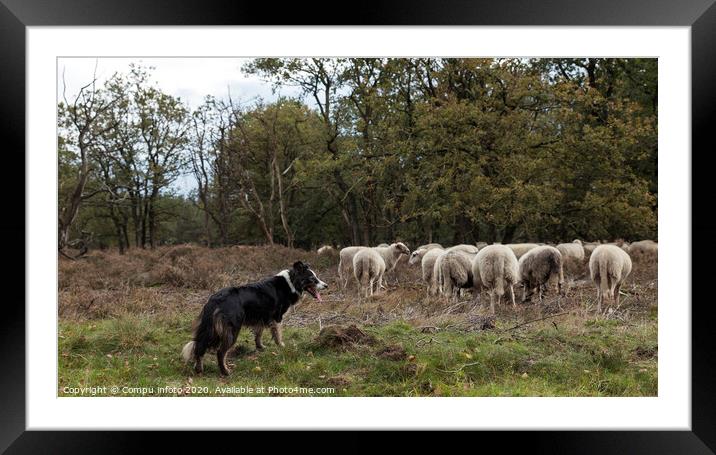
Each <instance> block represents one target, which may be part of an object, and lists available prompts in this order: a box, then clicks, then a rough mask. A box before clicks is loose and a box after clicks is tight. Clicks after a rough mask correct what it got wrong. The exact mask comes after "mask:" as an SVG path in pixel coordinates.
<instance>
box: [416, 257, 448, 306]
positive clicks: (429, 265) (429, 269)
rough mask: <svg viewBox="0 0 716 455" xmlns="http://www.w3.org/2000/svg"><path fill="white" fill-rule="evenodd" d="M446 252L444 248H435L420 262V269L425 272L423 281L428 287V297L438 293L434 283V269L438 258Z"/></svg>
mask: <svg viewBox="0 0 716 455" xmlns="http://www.w3.org/2000/svg"><path fill="white" fill-rule="evenodd" d="M444 252H445V250H443V249H442V248H433V249H431V250H428V251H426V252H425V253H424V254H423V259H422V260H421V261H420V267H421V270H422V272H423V281H425V284H426V285H427V293H428V296H429V295H432V294H434V292H435V291H436V289H435V283H434V281H433V269H434V266H435V261H436V260H437V258H438V257H439V256H440V255H441V254H443V253H444Z"/></svg>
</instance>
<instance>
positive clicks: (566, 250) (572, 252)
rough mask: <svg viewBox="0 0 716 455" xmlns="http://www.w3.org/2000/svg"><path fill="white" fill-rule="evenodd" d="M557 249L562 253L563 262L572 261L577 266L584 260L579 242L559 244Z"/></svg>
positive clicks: (582, 248)
mask: <svg viewBox="0 0 716 455" xmlns="http://www.w3.org/2000/svg"><path fill="white" fill-rule="evenodd" d="M557 249H558V250H559V252H560V253H562V259H563V260H564V261H565V262H566V261H573V262H575V263H577V264H579V263H581V262H582V261H583V260H584V247H583V246H582V242H581V241H579V240H575V241H573V242H572V243H560V244H559V245H557Z"/></svg>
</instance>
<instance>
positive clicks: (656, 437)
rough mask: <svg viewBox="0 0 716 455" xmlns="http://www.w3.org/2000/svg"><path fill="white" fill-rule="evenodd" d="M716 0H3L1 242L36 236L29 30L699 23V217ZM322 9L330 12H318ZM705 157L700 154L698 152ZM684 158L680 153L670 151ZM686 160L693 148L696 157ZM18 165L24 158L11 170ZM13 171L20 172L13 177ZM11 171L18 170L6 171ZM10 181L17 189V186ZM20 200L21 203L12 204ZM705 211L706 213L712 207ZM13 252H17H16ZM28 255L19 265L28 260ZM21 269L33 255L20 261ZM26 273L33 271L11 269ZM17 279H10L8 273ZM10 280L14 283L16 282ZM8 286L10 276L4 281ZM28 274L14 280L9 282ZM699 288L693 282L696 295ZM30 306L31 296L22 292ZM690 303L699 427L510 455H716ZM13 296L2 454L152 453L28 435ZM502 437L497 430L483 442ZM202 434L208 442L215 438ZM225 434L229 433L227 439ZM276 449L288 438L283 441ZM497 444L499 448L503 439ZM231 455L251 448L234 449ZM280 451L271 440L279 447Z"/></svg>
mask: <svg viewBox="0 0 716 455" xmlns="http://www.w3.org/2000/svg"><path fill="white" fill-rule="evenodd" d="M714 1H715V0H688V1H679V2H677V1H673V2H664V1H656V2H655V1H653V0H651V1H650V0H602V1H601V2H587V1H580V2H573V1H569V0H554V1H549V2H544V1H542V2H537V1H530V0H509V1H502V2H497V1H493V2H487V1H472V2H467V1H459V0H451V1H442V2H429V1H421V2H415V1H408V0H401V1H393V2H390V3H377V2H375V3H367V2H366V3H355V4H350V5H340V3H338V2H330V3H329V2H326V1H324V0H320V1H317V2H311V3H310V4H307V3H305V2H301V3H295V4H287V3H282V4H280V6H277V5H279V4H277V3H271V2H247V1H233V2H232V1H225V0H202V1H201V2H199V1H196V0H183V1H171V0H152V1H148V0H144V1H141V0H122V1H117V0H64V1H55V2H52V3H48V2H46V1H45V2H43V1H41V0H0V62H2V63H1V64H0V93H2V96H1V97H0V113H1V114H0V119H1V120H2V121H0V131H1V132H2V136H0V137H2V138H3V140H2V144H3V146H2V147H0V150H2V149H4V150H3V151H5V153H4V156H3V158H4V160H3V164H4V166H3V167H4V168H5V174H6V176H5V177H4V179H3V180H4V183H5V185H4V186H6V189H7V190H8V191H12V194H13V195H14V196H15V197H8V198H5V200H4V202H5V207H6V210H11V211H12V213H15V214H20V213H22V214H23V216H22V217H20V216H19V215H18V216H17V219H16V220H13V221H12V222H11V223H10V222H7V221H6V222H5V223H2V224H0V226H2V231H3V234H4V236H3V238H4V239H10V240H11V243H13V242H12V241H13V240H14V244H15V245H14V248H17V249H18V250H19V249H20V248H21V246H20V242H17V240H16V239H19V238H21V237H22V238H24V239H25V242H29V241H30V240H31V239H29V238H27V236H26V234H25V227H26V226H25V221H24V220H25V217H24V213H25V208H24V205H25V202H24V198H20V197H19V196H18V193H20V192H22V194H23V196H24V194H25V193H24V191H25V190H24V188H25V184H24V175H25V173H24V172H19V169H23V170H25V171H27V169H26V168H25V158H24V154H23V153H22V152H20V151H21V150H25V134H24V132H25V128H24V125H25V88H26V87H25V32H26V27H28V26H49V25H52V26H70V25H72V26H82V25H110V26H111V25H122V26H135V25H152V26H155V25H175V26H176V25H296V24H302V25H308V24H310V25H529V26H539V25H552V26H604V25H609V26H619V25H625V26H627V25H628V26H690V27H691V46H692V49H691V53H692V54H691V62H692V150H693V152H691V160H692V161H691V162H692V214H693V215H696V214H697V213H699V210H698V209H699V208H707V207H710V204H709V199H710V192H709V189H710V188H709V186H710V185H708V183H707V182H708V179H707V175H708V174H707V173H709V172H710V171H709V168H710V167H711V166H710V164H711V163H709V162H707V160H708V158H709V155H711V154H713V153H714V151H716V147H715V144H714V142H716V141H715V140H714V134H713V133H712V132H711V131H710V130H711V129H712V128H710V127H711V125H712V122H711V120H712V119H713V113H714V106H716V84H715V82H716V58H714V57H716V5H714ZM321 11H328V12H329V14H327V15H326V14H324V15H321V14H320V12H321ZM696 151H698V152H699V153H695V152H696ZM670 152H671V153H683V151H670ZM687 153H689V152H687ZM12 160H15V161H16V162H14V163H12ZM10 170H12V171H10ZM7 174H12V175H7ZM13 179H17V181H16V182H14V184H13V183H11V182H12V180H13ZM13 204H14V205H15V206H14V207H13ZM706 212H709V211H708V210H706ZM693 215H692V238H693V239H711V238H713V237H712V236H713V232H714V231H715V230H714V229H713V228H714V227H716V226H714V223H713V222H711V221H708V218H710V216H709V214H708V213H705V214H702V215H701V217H700V220H701V221H700V222H696V220H694V219H693V218H695V217H694V216H693ZM687 240H688V239H684V246H683V247H684V248H689V249H690V250H691V251H692V264H691V267H692V268H691V270H692V283H694V284H696V283H703V282H708V281H707V279H708V278H707V275H706V274H707V273H709V270H708V268H707V267H699V264H697V262H696V259H698V258H699V257H700V254H699V253H698V252H694V250H693V249H691V243H690V242H688V241H687ZM10 247H12V246H10ZM24 253H25V252H24V248H23V251H22V252H18V254H17V255H16V256H15V257H16V258H19V257H23V258H24V256H25V254H24ZM23 263H24V259H23ZM11 268H12V269H13V270H14V271H9V272H7V273H14V274H17V275H19V274H23V277H24V273H25V268H24V267H19V266H17V264H16V263H15V264H13V266H12V267H11ZM6 276H8V275H6ZM8 278H9V277H8ZM6 279H7V278H6ZM21 279H22V278H21V277H17V278H16V279H15V280H10V279H8V281H7V283H17V282H20V280H21ZM693 290H695V289H693V286H692V291H693ZM20 293H21V297H22V299H23V301H24V298H25V295H24V291H20ZM696 295H697V294H696V293H692V295H691V296H689V293H688V290H684V299H685V300H684V302H672V303H673V304H679V303H681V304H686V303H688V302H687V300H686V299H688V298H690V299H691V308H692V389H691V392H692V403H691V410H692V421H691V422H692V425H691V431H666V432H661V431H637V432H633V431H607V432H597V431H570V432H559V431H554V432H552V431H550V432H520V433H518V434H515V435H510V436H508V437H507V438H508V440H509V442H508V444H509V446H510V448H511V449H519V448H523V449H524V450H530V452H534V451H535V450H537V451H540V452H542V451H544V452H547V453H642V452H643V453H715V452H716V391H715V389H714V385H716V367H715V366H714V365H716V354H715V352H716V351H714V349H713V348H714V346H715V344H716V343H714V339H715V338H716V337H715V333H716V331H715V330H714V329H713V325H712V322H711V318H710V317H709V316H710V314H711V309H710V306H711V305H710V302H709V301H708V300H707V299H697V297H696ZM12 300H13V301H12V302H11V301H10V299H6V302H5V304H4V305H3V308H2V313H1V314H2V317H0V352H1V353H2V359H3V362H2V369H0V384H1V387H0V450H5V449H7V453H26V452H33V453H42V452H46V453H56V452H58V451H59V452H62V453H65V452H74V453H76V452H91V453H127V452H130V451H131V452H135V451H146V450H148V449H149V446H148V445H147V441H146V438H147V437H149V436H150V435H149V434H148V433H147V432H118V431H101V432H98V431H94V432H80V431H73V432H58V431H48V432H44V431H26V430H25V422H26V414H25V404H26V403H25V393H26V389H25V311H24V307H23V306H22V305H19V304H18V300H17V299H12ZM151 437H161V438H162V439H164V440H165V441H163V442H162V444H165V443H166V442H167V441H171V442H172V443H173V444H180V445H182V446H184V447H188V446H187V445H186V444H189V443H191V442H195V440H196V439H197V438H195V437H194V436H192V435H190V434H189V433H178V432H171V433H163V434H158V435H154V434H152V435H151ZM480 438H481V440H480V446H481V447H485V448H487V447H489V446H490V444H486V440H485V439H484V438H487V439H492V440H494V441H502V444H505V442H504V441H505V440H506V439H507V438H506V437H505V435H504V434H503V435H500V433H499V432H491V433H485V434H484V435H481V436H480ZM202 439H204V440H206V437H203V438H202ZM222 439H225V438H222ZM276 439H277V441H278V442H280V440H281V439H285V438H276ZM494 441H491V442H494ZM233 444H234V445H235V447H234V446H233V445H232V446H230V447H227V448H230V449H231V450H242V449H243V448H242V445H243V444H240V443H236V442H235V443H233ZM272 444H273V443H272Z"/></svg>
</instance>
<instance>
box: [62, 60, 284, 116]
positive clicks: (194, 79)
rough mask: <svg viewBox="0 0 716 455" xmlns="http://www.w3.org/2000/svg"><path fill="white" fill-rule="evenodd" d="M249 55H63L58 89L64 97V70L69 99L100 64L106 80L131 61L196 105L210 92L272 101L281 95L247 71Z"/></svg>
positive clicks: (169, 90) (99, 73)
mask: <svg viewBox="0 0 716 455" xmlns="http://www.w3.org/2000/svg"><path fill="white" fill-rule="evenodd" d="M247 61H249V59H245V58H99V59H97V58H61V59H59V61H58V72H57V75H58V77H57V93H58V97H59V99H62V89H63V85H64V84H63V74H64V80H65V82H66V87H67V97H68V99H69V98H70V97H71V96H72V95H73V94H76V93H77V91H78V90H79V89H80V87H82V86H83V85H85V84H87V83H89V82H90V81H92V74H93V72H94V69H95V64H96V65H97V77H98V79H99V81H100V82H104V81H106V80H107V79H108V78H109V77H111V76H112V74H114V73H115V72H121V73H126V72H128V71H129V64H130V63H137V64H142V65H144V66H151V67H154V68H155V69H154V70H153V71H152V72H151V74H152V79H153V80H154V81H156V82H157V83H158V85H159V87H160V88H161V89H162V90H164V91H165V92H166V93H168V94H170V95H173V96H177V97H179V98H181V99H182V100H183V101H184V102H185V103H188V104H189V106H190V107H191V108H192V109H193V108H196V107H197V106H198V105H199V104H201V103H202V102H203V100H204V97H205V96H206V95H214V96H216V97H217V98H220V97H225V96H226V95H227V93H228V90H229V89H230V90H231V96H232V97H233V98H236V99H239V100H241V101H249V100H251V99H254V98H256V97H258V96H260V97H262V98H264V99H265V100H266V101H271V100H273V99H275V98H276V96H277V95H278V94H277V95H274V94H272V93H271V84H269V83H266V82H263V81H262V80H261V79H260V78H259V77H257V76H254V75H249V74H244V73H242V71H241V67H242V66H243V65H244V64H245V63H246V62H247ZM281 94H283V95H286V96H293V95H296V94H298V91H297V90H296V89H294V88H290V87H288V88H283V89H282V92H281Z"/></svg>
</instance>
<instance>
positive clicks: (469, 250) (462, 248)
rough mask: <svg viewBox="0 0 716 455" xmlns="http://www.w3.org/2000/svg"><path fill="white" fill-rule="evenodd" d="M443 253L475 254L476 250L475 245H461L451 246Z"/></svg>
mask: <svg viewBox="0 0 716 455" xmlns="http://www.w3.org/2000/svg"><path fill="white" fill-rule="evenodd" d="M445 251H447V252H450V251H462V252H463V253H469V254H477V251H478V248H477V247H476V246H475V245H467V244H461V245H455V246H451V247H450V248H448V249H446V250H445Z"/></svg>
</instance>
